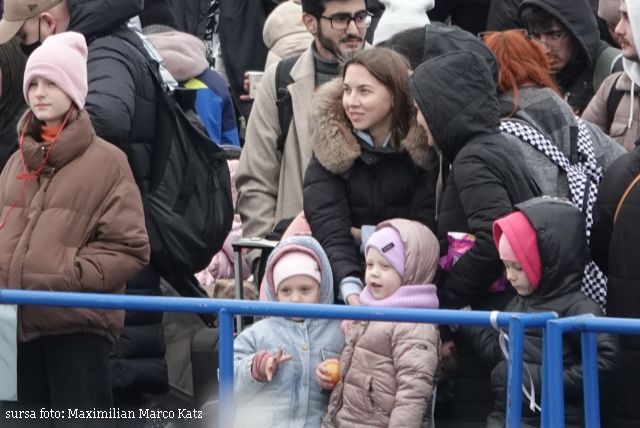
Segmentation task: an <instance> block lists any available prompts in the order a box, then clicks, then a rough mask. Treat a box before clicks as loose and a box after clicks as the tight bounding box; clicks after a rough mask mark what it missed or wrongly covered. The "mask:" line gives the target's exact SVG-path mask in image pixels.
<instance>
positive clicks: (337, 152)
mask: <svg viewBox="0 0 640 428" xmlns="http://www.w3.org/2000/svg"><path fill="white" fill-rule="evenodd" d="M309 127H310V129H309V133H310V137H311V142H312V144H313V152H314V155H315V156H316V158H317V159H318V161H319V162H320V163H321V164H322V166H324V167H325V168H326V169H327V170H329V171H330V172H332V173H334V174H342V173H344V172H346V171H347V170H348V169H349V168H350V167H351V166H352V165H353V163H354V161H355V160H356V159H358V158H359V157H360V156H361V154H362V147H361V145H360V143H359V142H358V139H357V138H356V136H355V134H354V132H353V128H352V126H351V123H349V119H348V118H347V116H346V114H345V112H344V108H343V107H342V78H340V77H338V78H336V79H334V80H332V81H331V82H328V83H326V84H325V85H323V86H322V87H321V88H320V89H318V91H317V92H316V95H315V96H314V98H313V103H312V107H311V114H310V116H309ZM400 147H401V150H403V151H406V152H407V153H408V154H409V156H410V157H411V159H412V160H413V162H414V163H415V164H416V165H417V166H418V167H420V168H422V169H425V170H426V169H430V167H429V166H430V165H431V164H432V162H433V161H434V159H435V153H434V152H433V151H432V150H431V148H430V147H429V146H428V145H427V137H426V135H425V134H424V132H423V131H422V130H421V129H420V128H419V127H418V124H417V123H416V122H415V119H414V118H412V123H411V127H410V128H409V132H408V134H407V136H406V137H405V139H404V140H402V141H401V142H400Z"/></svg>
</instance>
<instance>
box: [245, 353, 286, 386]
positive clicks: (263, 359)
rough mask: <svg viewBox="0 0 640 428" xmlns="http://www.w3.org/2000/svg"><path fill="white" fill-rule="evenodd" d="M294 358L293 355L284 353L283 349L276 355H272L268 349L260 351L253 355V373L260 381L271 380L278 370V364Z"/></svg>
mask: <svg viewBox="0 0 640 428" xmlns="http://www.w3.org/2000/svg"><path fill="white" fill-rule="evenodd" d="M292 359H293V356H292V355H284V351H283V350H282V349H280V350H279V351H278V352H277V353H276V354H274V355H270V354H269V353H268V352H267V351H260V352H258V353H257V354H256V355H255V356H254V357H253V362H252V364H251V375H252V376H253V378H254V379H255V380H257V381H258V382H271V380H272V379H273V377H274V376H275V375H276V373H277V372H278V365H279V364H280V363H284V362H286V361H289V360H292Z"/></svg>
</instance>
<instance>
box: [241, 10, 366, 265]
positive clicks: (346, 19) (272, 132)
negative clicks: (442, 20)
mask: <svg viewBox="0 0 640 428" xmlns="http://www.w3.org/2000/svg"><path fill="white" fill-rule="evenodd" d="M301 4H302V14H303V15H302V21H303V23H304V25H305V26H306V27H307V29H308V30H309V32H310V33H311V34H312V35H313V42H312V44H311V46H309V49H307V50H306V51H305V52H304V53H302V55H301V56H300V57H299V58H298V59H297V60H296V61H295V63H294V64H293V66H292V68H291V71H290V73H289V74H290V77H291V80H292V83H290V84H289V85H288V86H287V89H288V93H289V94H290V97H291V107H292V112H293V117H292V119H291V122H290V124H289V125H285V126H287V129H286V130H281V129H280V122H279V116H278V113H279V111H278V104H277V99H278V97H279V96H282V95H283V94H282V93H281V94H278V93H276V92H277V91H276V70H277V64H274V65H273V66H271V67H269V68H267V70H266V71H265V74H264V76H263V78H262V82H261V84H260V87H259V88H258V91H257V94H256V98H255V99H254V103H253V108H252V111H251V115H250V116H249V122H248V125H247V131H246V137H245V146H244V148H243V150H242V155H241V157H240V164H239V166H238V172H237V178H236V186H237V188H238V191H239V197H238V211H239V213H240V216H241V217H242V223H243V235H244V237H245V238H246V237H252V238H253V237H258V238H264V237H266V236H267V235H268V234H269V233H271V232H272V230H273V229H274V226H275V225H276V224H278V222H280V221H281V220H283V219H288V218H291V217H294V216H295V215H297V214H298V213H299V212H301V211H302V180H303V178H304V173H305V170H306V168H307V164H308V163H309V160H310V159H311V155H312V147H311V142H310V139H309V126H313V124H309V123H308V119H307V118H308V116H309V108H310V105H311V99H312V97H313V93H314V91H315V89H316V88H317V87H318V86H320V85H322V84H323V83H325V82H328V81H329V80H332V79H333V78H335V77H337V76H338V74H339V72H340V63H341V62H342V61H344V60H345V59H347V58H349V56H350V55H351V54H353V53H355V52H358V51H360V50H362V49H363V48H364V46H365V33H366V32H367V28H368V27H369V25H370V24H371V19H372V16H371V14H370V13H369V12H368V11H367V2H366V1H365V0H302V1H301ZM283 131H285V133H286V135H287V138H286V140H285V141H284V144H281V145H279V144H278V138H279V136H280V135H281V133H282V132H283ZM287 131H288V132H287ZM258 256H259V254H258V253H257V252H255V253H249V254H248V255H247V261H248V262H249V263H250V264H251V266H253V267H254V269H255V267H256V266H254V261H256V260H257V257H258Z"/></svg>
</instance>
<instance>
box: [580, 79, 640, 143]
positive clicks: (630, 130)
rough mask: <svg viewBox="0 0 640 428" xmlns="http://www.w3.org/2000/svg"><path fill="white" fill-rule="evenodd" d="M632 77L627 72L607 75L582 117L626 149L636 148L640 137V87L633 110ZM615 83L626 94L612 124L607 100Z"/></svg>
mask: <svg viewBox="0 0 640 428" xmlns="http://www.w3.org/2000/svg"><path fill="white" fill-rule="evenodd" d="M631 84H632V82H631V79H630V78H629V76H628V75H627V73H625V72H620V73H616V74H612V75H611V76H609V77H607V78H606V79H605V80H604V82H602V85H600V88H599V89H598V92H596V94H595V95H594V97H593V99H592V100H591V102H590V103H589V105H588V106H587V108H586V110H585V111H584V113H582V118H583V119H585V120H588V121H589V122H592V123H594V124H596V125H597V126H598V127H599V128H600V129H602V130H603V131H604V132H606V133H607V134H609V136H610V137H611V138H613V139H614V140H616V141H617V142H618V143H620V144H621V145H622V146H624V148H625V149H627V150H628V151H631V150H633V149H634V148H635V146H634V143H635V141H636V140H637V139H638V137H640V88H639V87H638V86H636V87H635V89H634V97H633V103H634V104H633V111H631V107H632V105H631ZM613 85H615V87H616V89H617V90H619V91H624V95H623V96H622V99H621V100H620V104H618V108H617V109H616V112H615V115H614V117H613V122H612V123H611V126H610V127H609V128H607V126H608V125H609V124H608V123H607V117H608V113H607V100H608V98H609V93H610V92H611V90H612V87H613ZM630 114H632V119H631V127H629V115H630Z"/></svg>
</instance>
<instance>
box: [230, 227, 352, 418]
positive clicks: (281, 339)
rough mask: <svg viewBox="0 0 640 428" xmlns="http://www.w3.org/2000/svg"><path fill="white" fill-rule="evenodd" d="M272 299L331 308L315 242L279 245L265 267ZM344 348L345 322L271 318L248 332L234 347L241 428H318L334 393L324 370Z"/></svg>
mask: <svg viewBox="0 0 640 428" xmlns="http://www.w3.org/2000/svg"><path fill="white" fill-rule="evenodd" d="M264 287H265V289H266V296H267V299H268V300H270V301H277V302H283V303H307V304H309V303H311V304H316V303H322V304H332V303H333V275H332V273H331V265H330V264H329V259H328V258H327V255H326V254H325V252H324V250H323V249H322V247H321V246H320V244H319V243H318V241H316V240H315V239H314V238H312V237H311V236H290V237H287V238H284V239H283V240H281V241H280V243H279V244H278V246H276V248H275V249H274V250H273V252H272V253H271V255H270V256H269V260H268V262H267V269H266V272H265V283H264ZM343 347H344V335H343V334H342V331H341V330H340V321H339V320H330V319H302V318H297V317H293V318H280V317H269V318H266V319H263V320H261V321H259V322H257V323H255V324H252V325H251V326H250V327H249V328H247V329H245V330H243V331H242V332H241V333H240V334H239V335H238V337H237V338H236V340H235V343H234V379H235V382H234V387H235V393H236V402H237V403H239V405H238V408H237V409H236V420H235V425H234V426H236V427H242V428H244V427H253V426H265V427H271V428H276V427H278V428H279V427H282V428H284V427H319V426H320V423H321V422H322V417H323V416H324V414H325V412H326V410H327V404H328V402H329V394H328V392H327V391H325V390H324V389H323V388H322V384H321V383H320V382H318V379H316V371H317V367H318V365H320V364H321V363H322V362H323V361H326V360H330V359H332V358H335V357H337V356H338V355H340V353H341V352H342V348H343Z"/></svg>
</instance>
